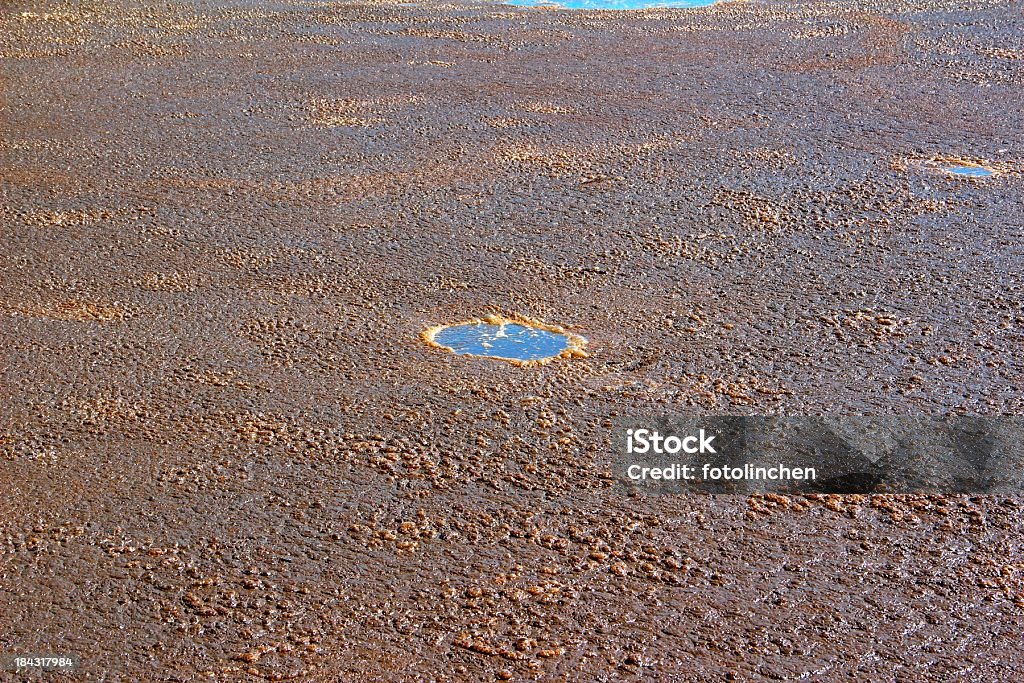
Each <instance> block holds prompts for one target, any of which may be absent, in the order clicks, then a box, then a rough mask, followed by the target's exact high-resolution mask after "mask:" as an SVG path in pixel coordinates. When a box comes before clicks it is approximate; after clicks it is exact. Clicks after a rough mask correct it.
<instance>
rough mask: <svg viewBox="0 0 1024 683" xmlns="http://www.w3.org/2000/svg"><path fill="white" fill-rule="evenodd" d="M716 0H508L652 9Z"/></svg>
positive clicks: (569, 6)
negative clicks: (550, 0) (553, 0)
mask: <svg viewBox="0 0 1024 683" xmlns="http://www.w3.org/2000/svg"><path fill="white" fill-rule="evenodd" d="M715 2H716V0H559V1H558V2H549V1H548V0H508V4H510V5H518V6H520V7H559V8H562V9H609V10H629V9H652V8H655V7H707V6H708V5H713V4H714V3H715Z"/></svg>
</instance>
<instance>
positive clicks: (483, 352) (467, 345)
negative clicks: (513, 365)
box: [432, 322, 572, 362]
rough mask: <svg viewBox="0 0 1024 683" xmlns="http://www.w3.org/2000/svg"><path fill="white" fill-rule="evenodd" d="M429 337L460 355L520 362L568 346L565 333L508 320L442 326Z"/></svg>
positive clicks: (546, 356) (543, 357)
mask: <svg viewBox="0 0 1024 683" xmlns="http://www.w3.org/2000/svg"><path fill="white" fill-rule="evenodd" d="M432 341H433V342H434V343H435V344H437V345H438V346H443V347H445V348H448V349H451V350H452V351H453V352H455V353H458V354H461V355H472V356H485V357H488V358H500V359H503V360H516V361H524V362H528V361H538V360H546V359H549V358H554V357H555V356H558V355H559V354H561V353H562V352H563V351H565V350H566V349H568V348H570V347H571V346H572V342H571V340H570V339H569V337H568V336H567V335H564V334H561V333H558V332H551V331H548V330H544V329H539V328H536V327H529V326H527V325H520V324H518V323H512V322H508V323H504V324H492V323H486V322H478V323H466V324H463V325H453V326H451V327H443V328H441V329H440V330H438V331H437V332H435V333H434V334H433V336H432Z"/></svg>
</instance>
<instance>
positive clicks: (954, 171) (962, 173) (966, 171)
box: [941, 164, 992, 178]
mask: <svg viewBox="0 0 1024 683" xmlns="http://www.w3.org/2000/svg"><path fill="white" fill-rule="evenodd" d="M941 168H942V170H943V171H945V172H946V173H949V174H950V175H955V176H959V177H961V178H991V177H992V171H991V170H989V169H987V168H985V167H984V166H971V165H969V164H943V165H942V166H941Z"/></svg>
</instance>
